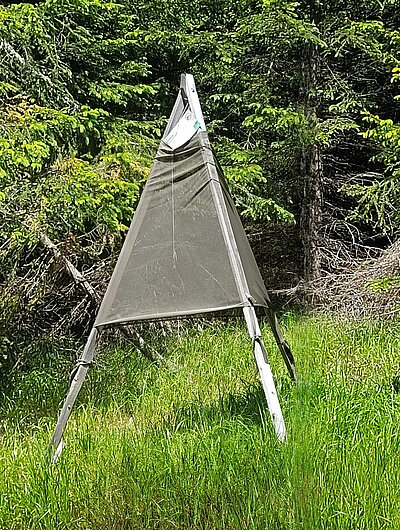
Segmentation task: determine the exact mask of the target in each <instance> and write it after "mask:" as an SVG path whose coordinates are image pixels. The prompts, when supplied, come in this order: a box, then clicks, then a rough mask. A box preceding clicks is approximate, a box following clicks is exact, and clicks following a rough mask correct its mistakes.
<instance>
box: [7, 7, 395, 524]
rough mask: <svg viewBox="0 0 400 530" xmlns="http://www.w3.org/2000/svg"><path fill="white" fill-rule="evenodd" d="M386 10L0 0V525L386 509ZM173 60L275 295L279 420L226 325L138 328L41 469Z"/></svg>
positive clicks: (168, 95)
mask: <svg viewBox="0 0 400 530" xmlns="http://www.w3.org/2000/svg"><path fill="white" fill-rule="evenodd" d="M399 28H400V0H358V1H357V2H356V1H354V0H347V1H346V2H344V1H343V0H330V1H329V2H328V1H327V0H310V1H309V2H305V1H304V2H303V1H301V2H288V1H285V0H257V1H255V0H219V1H218V2H217V1H216V0H201V1H200V0H191V2H183V1H181V0H179V1H178V0H135V1H130V2H128V1H126V0H121V1H118V2H105V1H100V0H45V1H41V2H39V1H38V2H36V3H34V2H24V3H11V2H0V477H1V478H0V529H1V530H3V528H4V530H22V529H23V530H27V529H33V530H42V529H43V530H54V529H55V528H60V529H64V530H66V529H71V530H72V529H79V530H86V529H87V530H93V529H95V528H110V529H114V530H128V529H139V530H142V529H144V528H148V529H155V528H158V529H160V530H176V529H177V528H179V529H182V530H186V529H187V528H202V529H209V530H216V529H224V530H225V529H227V528H229V529H230V530H231V529H233V530H234V529H238V530H243V529H244V528H248V529H251V530H258V529H260V530H265V528H270V529H276V530H298V529H299V528H301V529H304V530H317V529H323V530H343V529H349V530H350V529H354V528H357V530H398V529H399V528H400V507H399V502H398V499H399V492H400V466H399V458H398V455H399V451H400V431H399V429H398V425H399V421H400V406H399V405H400V366H399V354H398V352H399V349H400V326H399V319H398V318H397V317H398V313H399V310H400V303H399V301H400V272H399V271H400V264H399V261H400V241H399V240H398V233H399V229H400V213H399V212H400V208H399V206H400V204H399V203H400V187H399V186H398V181H399V178H400V100H399V99H400V98H399V90H398V87H399V81H400V32H399ZM183 72H189V73H192V74H193V75H194V77H195V80H196V84H197V88H198V92H199V95H200V100H201V103H202V108H203V112H204V114H205V121H206V123H207V125H208V129H209V133H210V137H211V141H212V144H213V146H214V147H215V150H216V153H217V155H218V158H219V160H220V162H221V164H222V166H223V168H224V170H225V175H226V177H227V180H228V182H229V186H230V189H231V191H232V193H233V196H234V199H235V202H236V205H237V207H238V209H239V211H240V214H241V216H242V219H243V222H244V224H245V228H246V231H247V233H248V236H249V239H250V242H251V245H252V247H253V249H254V251H255V254H256V258H257V260H258V263H259V265H260V268H261V270H262V273H263V276H264V279H265V281H266V284H267V287H268V288H269V289H270V290H271V292H272V295H273V297H274V302H275V304H276V306H277V307H278V308H280V309H282V308H283V309H284V310H285V314H284V316H283V318H282V324H283V327H284V331H285V336H286V337H287V339H288V342H289V343H290V345H291V347H292V349H293V352H294V354H295V358H296V362H297V368H298V372H299V374H300V382H299V383H298V384H297V385H293V384H292V383H291V382H290V381H289V379H288V376H287V374H286V371H285V367H284V366H283V362H281V359H280V358H279V357H278V352H277V351H275V350H276V348H275V345H274V342H273V337H272V335H271V334H269V332H268V329H267V327H266V326H265V325H264V323H263V322H261V327H262V331H263V335H264V337H265V342H266V347H267V350H268V354H269V355H270V360H271V366H272V367H273V371H274V377H275V381H276V386H277V391H278V394H279V399H280V402H281V405H282V409H283V413H284V417H285V422H286V425H287V429H288V443H286V444H281V443H279V442H278V441H277V440H276V437H275V436H274V434H273V429H272V427H271V422H270V419H269V417H268V410H267V407H266V404H265V399H264V396H263V393H262V388H261V385H260V381H259V378H258V375H257V372H256V368H255V366H254V363H253V361H252V358H251V344H250V341H249V337H248V334H247V332H246V330H245V327H244V326H243V325H241V323H240V322H237V321H229V320H227V321H224V323H223V325H221V324H220V323H219V322H213V323H205V322H202V321H196V325H195V326H190V325H188V326H185V325H184V324H182V323H179V325H174V326H171V327H169V324H168V323H163V324H160V326H159V327H157V328H155V327H150V328H146V327H145V326H142V327H141V328H140V327H139V328H138V327H137V326H135V328H133V326H129V327H128V326H127V327H126V328H125V331H126V333H128V340H126V338H123V337H121V334H120V333H119V332H118V333H117V332H115V331H107V333H104V335H105V337H106V338H112V339H115V340H109V341H107V345H105V342H106V341H104V342H103V343H102V347H101V348H99V351H98V352H97V362H96V363H95V366H94V367H93V368H92V369H91V370H90V371H89V377H88V381H87V382H86V384H85V386H84V388H83V392H82V393H81V395H80V398H79V406H78V407H77V410H76V411H75V413H74V415H73V417H72V418H71V420H70V422H69V425H68V429H67V432H66V435H65V442H66V444H67V447H66V449H65V450H64V452H63V454H62V457H61V458H60V460H59V462H58V464H57V465H56V466H49V461H48V452H47V448H48V442H49V440H50V437H51V433H52V431H53V429H54V425H55V421H56V416H57V411H58V410H59V406H60V401H61V400H62V398H63V396H64V395H65V393H66V390H67V387H68V374H69V373H70V370H71V368H72V367H73V364H74V362H75V361H76V358H77V356H79V352H80V351H81V347H82V345H83V342H84V338H85V337H86V336H87V333H88V331H89V329H90V327H91V325H92V323H93V319H94V316H95V313H96V309H97V307H98V304H99V301H100V300H101V297H102V294H103V292H104V290H105V287H106V285H107V283H108V280H109V277H110V275H111V272H112V269H113V266H114V264H115V262H116V259H117V256H118V253H119V250H120V248H121V245H122V242H123V240H124V237H125V235H126V233H127V230H128V226H129V224H130V222H131V219H132V217H133V215H134V212H135V207H136V205H137V202H138V199H139V196H140V193H141V191H142V189H143V186H144V183H145V181H146V178H147V176H148V174H149V171H150V168H151V165H152V161H153V157H154V154H155V152H156V149H157V145H158V143H159V141H160V137H161V134H162V131H163V128H164V127H165V124H166V119H167V117H168V116H169V114H170V111H171V107H172V105H173V102H174V100H175V98H176V94H177V90H178V87H179V81H180V74H181V73H183ZM293 309H294V310H293ZM315 310H319V311H320V313H319V314H317V315H313V314H310V313H312V312H315ZM321 313H322V314H321ZM327 313H329V315H330V316H328V315H327ZM343 316H344V317H345V318H341V317H343ZM349 317H351V318H349ZM380 317H383V318H380ZM153 326H154V325H153ZM135 330H136V331H135ZM138 330H139V335H140V336H138V335H137V331H138ZM154 331H156V333H155V332H154ZM132 342H133V344H132ZM146 345H147V346H146ZM137 346H139V349H140V350H141V351H142V352H143V353H146V354H147V355H148V356H150V357H151V359H152V360H151V361H149V360H148V359H146V358H145V357H144V356H142V355H140V354H139V353H138V351H137V350H138V347H137ZM155 349H158V351H159V352H161V353H162V354H163V356H164V360H163V364H162V366H161V367H160V366H159V365H158V364H157V363H156V362H153V361H154V360H155V359H156V360H159V357H157V354H156V352H155Z"/></svg>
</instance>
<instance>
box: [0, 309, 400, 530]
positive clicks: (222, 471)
mask: <svg viewBox="0 0 400 530" xmlns="http://www.w3.org/2000/svg"><path fill="white" fill-rule="evenodd" d="M285 328H286V335H287V337H288V339H289V341H290V343H291V345H292V347H293V350H294V352H295V354H296V358H297V364H298V368H299V372H300V376H301V382H300V384H299V385H297V386H293V384H292V383H291V382H290V380H289V379H288V377H287V375H286V373H285V369H284V365H283V362H282V361H281V359H280V358H279V354H278V353H277V351H276V348H275V346H274V343H273V339H272V337H271V336H270V334H269V332H268V330H267V328H264V331H265V337H266V344H267V347H268V350H269V351H270V354H271V355H270V356H271V363H272V365H273V371H274V374H275V379H276V383H277V387H278V392H279V395H280V399H281V403H282V407H283V410H284V415H285V418H286V423H287V427H288V432H289V438H288V442H287V443H286V444H280V443H279V442H278V441H277V440H276V438H275V436H274V434H273V429H272V427H271V424H270V420H269V415H268V412H267V410H266V405H265V402H264V398H263V393H262V389H261V386H260V384H259V380H258V375H257V372H256V368H255V366H254V362H253V360H252V355H251V343H250V341H249V339H248V337H247V335H246V332H245V329H244V327H243V326H241V325H240V324H236V323H227V324H219V325H213V326H211V327H208V328H206V329H204V330H203V331H198V330H197V329H196V330H192V331H190V332H185V333H181V334H180V335H179V336H176V337H175V338H174V339H173V340H172V339H169V340H168V341H167V343H166V344H165V345H164V346H165V351H163V352H162V353H164V354H165V355H166V356H167V357H168V359H169V360H170V361H171V363H173V365H174V368H173V369H165V368H159V367H157V366H155V365H152V364H150V363H149V362H148V361H147V360H145V359H142V358H141V357H140V355H138V354H137V353H136V352H135V351H134V350H128V349H126V348H125V349H124V350H122V349H120V348H114V349H113V348H109V349H104V348H103V351H102V353H101V354H100V356H99V358H98V363H97V366H96V368H94V369H92V371H91V374H90V379H89V381H88V384H87V385H86V386H85V387H84V392H83V393H82V396H81V399H80V403H81V404H80V406H78V408H77V409H76V411H75V413H74V415H73V416H72V419H71V422H70V423H69V425H68V429H67V432H66V436H65V439H66V443H67V445H66V448H65V451H64V453H63V455H62V458H61V459H60V461H59V463H58V464H57V465H56V466H48V463H47V453H46V451H47V444H48V441H49V438H50V435H51V429H52V428H53V427H54V423H55V419H56V412H55V409H56V406H57V402H58V401H61V398H62V397H63V393H64V392H65V390H66V386H67V377H66V376H63V375H61V374H59V373H54V372H53V373H48V372H47V371H46V370H45V369H43V368H41V369H37V370H36V371H34V372H31V373H30V374H25V375H21V376H20V377H19V378H16V380H15V383H14V390H13V392H12V393H10V392H9V393H8V396H3V398H2V400H1V406H2V418H3V419H2V421H1V426H0V477H2V480H1V479H0V528H2V529H3V528H4V529H7V530H14V529H15V530H16V529H18V530H20V529H21V530H22V529H24V530H25V529H27V530H28V529H35V530H37V529H46V530H47V529H48V530H53V529H82V530H86V529H87V530H89V529H90V530H95V529H100V528H101V529H121V530H125V529H138V530H139V529H140V530H142V529H160V530H161V529H162V530H164V529H171V530H172V529H189V528H190V529H193V528H196V529H197V528H199V529H210V530H212V529H222V528H223V529H238V530H239V529H245V528H249V529H260V530H261V529H262V530H265V529H277V530H278V529H285V530H286V529H287V530H289V529H296V530H297V529H305V530H316V529H324V530H325V529H357V530H359V529H360V530H363V529H370V530H377V529H393V530H398V529H399V528H400V502H399V498H400V433H399V420H400V395H399V394H398V390H399V389H398V387H397V384H396V381H397V379H396V378H398V376H399V370H400V355H399V346H400V344H399V343H400V327H399V326H397V325H396V324H390V325H389V324H387V323H380V322H377V323H368V322H358V323H351V324H349V323H345V322H340V321H337V320H334V319H332V318H327V317H326V318H322V317H318V318H306V317H302V318H300V317H297V316H291V315H288V316H287V317H286V320H285ZM154 341H155V343H157V338H154ZM159 344H163V342H162V341H160V342H159Z"/></svg>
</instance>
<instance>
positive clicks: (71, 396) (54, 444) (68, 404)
mask: <svg viewBox="0 0 400 530" xmlns="http://www.w3.org/2000/svg"><path fill="white" fill-rule="evenodd" d="M98 334H99V331H98V330H97V328H93V329H92V331H91V332H90V335H89V337H88V340H87V342H86V345H85V349H84V350H83V353H82V357H81V359H80V360H79V361H78V362H77V365H76V368H75V371H74V372H73V377H72V381H71V385H70V388H69V391H68V395H67V397H66V398H65V401H64V405H63V408H62V409H61V412H60V415H59V417H58V421H57V425H56V428H55V429H54V433H53V436H52V439H51V442H50V451H52V452H54V454H53V457H52V462H53V463H55V462H57V460H58V458H59V456H60V454H61V452H62V450H63V442H62V436H63V432H64V429H65V426H66V425H67V422H68V418H69V417H70V415H71V411H72V407H73V406H74V403H75V401H76V398H77V397H78V394H79V391H80V389H81V388H82V385H83V382H84V380H85V377H86V373H87V371H88V369H89V366H90V364H91V363H92V361H93V356H94V351H95V348H96V343H97V339H98Z"/></svg>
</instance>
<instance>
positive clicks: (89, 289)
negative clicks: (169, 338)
mask: <svg viewBox="0 0 400 530" xmlns="http://www.w3.org/2000/svg"><path fill="white" fill-rule="evenodd" d="M39 241H40V243H41V244H42V245H43V247H45V248H47V249H48V250H50V252H51V253H52V254H53V256H54V257H55V258H56V259H57V260H59V261H60V262H61V263H62V265H63V267H64V269H65V270H66V272H67V273H68V274H69V276H70V277H71V278H72V279H73V280H74V282H75V283H76V284H77V285H79V286H81V287H82V288H83V290H84V291H85V292H86V294H87V295H88V296H89V298H90V300H91V302H92V304H93V306H94V307H95V309H97V308H98V306H99V304H100V297H99V296H98V294H97V293H96V291H95V289H94V288H93V286H92V285H91V284H90V282H88V280H87V279H86V278H85V276H84V275H83V274H82V273H81V272H80V271H79V270H78V269H77V268H76V267H75V265H74V264H73V263H72V262H71V261H70V260H69V259H68V258H67V257H66V256H64V254H63V253H62V252H61V251H60V249H59V248H58V247H57V245H56V244H55V243H53V241H52V240H51V239H50V238H49V237H48V236H46V235H45V234H40V235H39ZM119 329H120V331H121V332H122V333H123V334H124V335H125V336H126V337H127V338H128V339H130V340H133V341H134V342H135V346H136V347H137V348H138V350H139V351H140V352H141V353H142V354H143V355H144V356H145V357H147V359H149V360H150V361H152V362H155V363H158V364H164V365H167V366H169V363H167V361H166V360H165V358H164V357H163V356H162V355H161V354H160V353H158V352H157V351H156V350H155V349H154V348H152V347H151V346H150V345H149V344H147V343H146V341H145V340H144V338H143V337H142V336H141V335H140V333H139V332H138V331H137V330H134V329H132V330H130V331H128V329H127V328H125V327H120V328H119ZM132 335H133V336H132Z"/></svg>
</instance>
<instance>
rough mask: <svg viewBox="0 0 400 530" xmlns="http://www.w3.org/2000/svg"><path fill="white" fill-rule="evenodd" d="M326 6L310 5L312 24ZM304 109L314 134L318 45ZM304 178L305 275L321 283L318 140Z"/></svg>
mask: <svg viewBox="0 0 400 530" xmlns="http://www.w3.org/2000/svg"><path fill="white" fill-rule="evenodd" d="M321 10H322V5H321V2H320V0H312V1H311V2H310V20H311V22H313V23H314V24H315V25H317V26H318V25H319V22H320V19H321ZM303 66H304V68H303V72H304V74H303V75H304V78H303V91H304V92H303V105H304V113H305V115H306V116H308V118H309V123H310V128H311V129H314V133H316V132H317V131H316V130H317V127H318V110H319V105H320V101H319V96H318V95H317V94H318V90H317V89H318V85H319V80H320V50H319V47H318V45H316V44H314V43H310V44H309V45H308V49H307V51H306V53H305V54H304V62H303ZM300 165H301V168H300V169H301V174H302V175H303V190H304V192H303V193H304V195H303V202H302V211H301V221H300V233H301V239H302V244H303V274H304V280H305V282H306V283H310V282H312V281H314V280H317V279H318V278H319V277H320V275H321V253H320V227H321V222H322V203H323V164H322V155H321V148H320V146H319V145H318V143H317V142H316V140H315V139H314V141H313V143H312V145H310V146H309V147H306V148H305V149H304V151H303V155H302V157H301V163H300Z"/></svg>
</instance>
